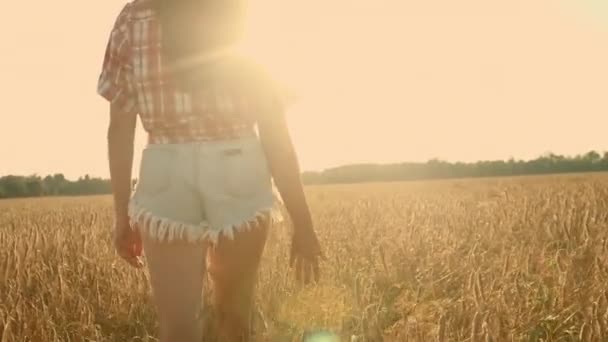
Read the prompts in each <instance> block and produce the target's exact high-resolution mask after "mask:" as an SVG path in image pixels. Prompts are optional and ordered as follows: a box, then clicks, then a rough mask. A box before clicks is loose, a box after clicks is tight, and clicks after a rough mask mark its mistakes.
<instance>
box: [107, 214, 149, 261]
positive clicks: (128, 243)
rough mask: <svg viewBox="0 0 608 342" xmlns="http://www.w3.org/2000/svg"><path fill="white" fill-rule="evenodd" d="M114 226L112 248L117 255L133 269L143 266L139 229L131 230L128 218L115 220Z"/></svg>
mask: <svg viewBox="0 0 608 342" xmlns="http://www.w3.org/2000/svg"><path fill="white" fill-rule="evenodd" d="M115 222H116V223H115V226H114V247H115V248H116V252H117V253H118V255H119V256H120V257H121V258H123V259H124V260H125V261H126V262H127V263H128V264H129V265H131V266H133V267H135V268H141V267H143V266H144V263H143V261H142V258H141V256H142V250H143V247H142V241H141V235H140V233H139V229H131V225H130V223H129V218H128V217H125V218H116V221H115Z"/></svg>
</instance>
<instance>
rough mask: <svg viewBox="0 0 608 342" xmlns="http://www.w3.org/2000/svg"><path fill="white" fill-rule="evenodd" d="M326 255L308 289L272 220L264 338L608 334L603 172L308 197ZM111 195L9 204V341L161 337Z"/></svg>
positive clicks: (331, 190)
mask: <svg viewBox="0 0 608 342" xmlns="http://www.w3.org/2000/svg"><path fill="white" fill-rule="evenodd" d="M307 192H308V196H309V200H310V204H311V208H312V211H313V213H314V219H315V223H316V227H317V230H318V232H319V236H320V238H321V240H322V243H323V245H324V249H325V253H326V255H327V257H328V260H327V261H326V262H325V263H324V264H323V279H322V280H321V282H320V283H319V284H317V285H316V286H308V287H302V286H299V285H297V284H295V282H294V281H293V277H292V274H291V273H290V272H289V268H288V267H287V264H288V260H287V250H288V242H289V228H288V227H287V226H286V225H278V226H275V227H274V229H273V231H272V233H271V235H270V237H269V241H268V245H267V248H266V250H265V254H264V260H263V266H262V268H261V270H260V279H259V285H258V292H257V296H256V314H255V322H254V323H255V328H256V337H257V338H258V339H259V340H260V341H299V340H300V339H301V336H302V333H303V332H304V331H308V330H314V329H325V330H330V331H334V332H336V333H338V334H340V336H341V337H342V340H343V341H579V340H581V341H606V340H608V329H607V326H608V298H607V290H608V288H607V286H606V284H607V282H606V280H607V279H608V249H607V244H608V240H607V238H608V230H607V224H608V175H602V174H589V175H566V176H546V177H540V176H539V177H521V178H510V179H505V178H500V179H482V180H457V181H429V182H410V183H389V184H366V185H335V186H322V187H309V188H307ZM110 236H111V199H110V197H109V196H106V197H80V198H45V199H19V200H5V201H0V342H8V341H156V339H155V338H154V336H155V332H156V326H155V314H154V311H153V308H152V305H151V303H150V298H149V288H148V284H147V280H146V272H145V271H135V270H132V269H130V268H129V267H128V266H126V265H125V264H124V263H122V262H121V261H120V260H119V259H118V258H117V256H116V255H115V254H114V251H113V249H112V246H111V244H110Z"/></svg>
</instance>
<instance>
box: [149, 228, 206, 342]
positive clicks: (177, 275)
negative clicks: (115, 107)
mask: <svg viewBox="0 0 608 342" xmlns="http://www.w3.org/2000/svg"><path fill="white" fill-rule="evenodd" d="M206 249H207V247H206V246H205V245H202V244H188V243H186V242H158V241H156V240H153V239H150V238H148V237H144V251H145V255H146V263H147V264H148V269H149V271H150V283H151V285H152V291H153V297H154V302H155V303H156V306H157V312H158V320H159V325H160V341H161V342H201V340H202V337H203V336H202V334H203V322H202V289H203V279H204V274H205V254H206Z"/></svg>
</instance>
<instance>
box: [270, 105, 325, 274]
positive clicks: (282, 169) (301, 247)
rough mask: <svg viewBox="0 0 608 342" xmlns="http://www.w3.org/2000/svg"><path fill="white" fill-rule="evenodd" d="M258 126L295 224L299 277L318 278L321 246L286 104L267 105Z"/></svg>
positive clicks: (293, 254)
mask: <svg viewBox="0 0 608 342" xmlns="http://www.w3.org/2000/svg"><path fill="white" fill-rule="evenodd" d="M258 130H259V133H260V140H261V142H262V145H263V147H264V152H265V154H266V158H267V160H268V164H269V167H270V170H271V173H272V176H273V178H274V182H275V185H276V187H277V189H278V191H279V193H280V194H281V197H282V199H283V202H284V204H285V208H286V209H287V211H288V213H289V216H290V217H291V220H292V222H293V225H294V236H293V244H292V251H291V264H292V266H294V265H295V266H296V272H297V273H296V275H297V277H298V279H302V278H303V279H304V280H305V281H306V282H308V281H309V280H310V276H311V275H314V276H315V278H317V279H318V276H319V264H318V262H319V261H318V259H319V258H320V257H321V256H322V253H321V247H320V244H319V241H318V239H317V235H316V233H315V231H314V228H313V223H312V218H311V214H310V210H309V207H308V203H307V201H306V196H305V194H304V187H303V185H302V181H301V177H300V166H299V163H298V158H297V154H296V152H295V149H294V146H293V143H292V140H291V136H290V134H289V129H288V127H287V121H286V119H285V115H284V111H283V108H282V107H281V106H280V105H278V104H275V105H274V106H272V108H268V107H266V108H265V110H264V115H262V117H261V118H259V119H258ZM311 272H312V273H311Z"/></svg>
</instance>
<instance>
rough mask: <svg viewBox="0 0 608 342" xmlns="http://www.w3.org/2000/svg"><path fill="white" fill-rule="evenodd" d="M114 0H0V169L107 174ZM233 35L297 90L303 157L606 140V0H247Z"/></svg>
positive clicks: (349, 159)
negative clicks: (104, 93) (244, 30)
mask: <svg viewBox="0 0 608 342" xmlns="http://www.w3.org/2000/svg"><path fill="white" fill-rule="evenodd" d="M123 4H124V1H122V0H121V1H119V0H106V1H76V0H62V1H44V2H42V1H38V2H35V3H28V2H24V1H11V2H9V3H8V4H7V5H5V6H4V10H3V11H2V12H1V13H0V41H1V42H2V48H1V49H2V53H1V55H0V56H1V57H0V75H1V77H0V79H1V80H2V82H0V93H1V94H2V96H1V97H0V99H1V101H2V102H1V103H2V110H0V119H1V121H0V175H3V174H8V173H13V174H31V173H39V174H43V175H45V174H47V173H53V172H63V173H65V174H66V176H68V177H70V178H75V177H77V176H79V175H83V174H85V173H88V174H91V175H95V176H104V177H105V176H107V175H108V171H107V169H108V168H107V162H106V145H105V144H106V139H105V131H106V125H107V122H108V105H107V104H106V103H105V102H104V101H103V100H102V99H101V98H99V97H98V96H97V95H96V93H95V87H96V82H97V76H98V73H99V70H100V66H101V61H102V58H103V52H104V48H105V44H106V41H107V38H108V34H109V31H110V29H111V26H112V24H113V21H114V19H115V17H116V15H117V14H118V12H119V11H120V9H121V8H122V6H123ZM26 14H27V15H26ZM244 48H245V49H247V50H248V51H250V52H251V53H252V54H253V55H255V56H256V57H258V58H259V59H260V60H261V61H263V62H264V63H265V64H267V65H268V67H269V68H270V69H271V70H273V71H274V72H275V74H276V75H277V77H278V78H279V79H281V80H282V81H284V82H285V83H286V84H287V85H288V86H290V87H291V88H292V89H293V90H294V91H295V92H296V93H297V94H298V97H299V99H298V102H296V103H295V104H294V105H293V106H292V107H291V108H290V111H289V113H288V115H289V120H290V126H291V130H292V134H293V136H294V140H295V142H296V145H297V148H298V151H299V154H300V160H301V162H302V166H303V168H305V169H321V168H325V167H331V166H335V165H340V164H345V163H353V162H398V161H424V160H427V159H430V158H441V159H446V160H451V161H455V160H462V161H473V160H479V159H503V158H509V157H515V158H533V157H536V156H538V155H540V154H542V153H545V152H548V151H553V152H556V153H563V154H576V153H582V152H586V151H587V150H590V149H596V150H608V135H607V134H606V133H605V132H606V127H607V126H608V117H607V114H608V2H607V1H605V0H459V1H453V0H424V1H421V0H384V1H383V0H365V1H363V0H332V1H327V0H307V1H299V0H251V22H250V30H249V35H248V38H247V40H246V42H245V43H244ZM143 143H144V134H143V132H141V131H140V132H139V134H138V150H140V149H141V148H142V147H143Z"/></svg>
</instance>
